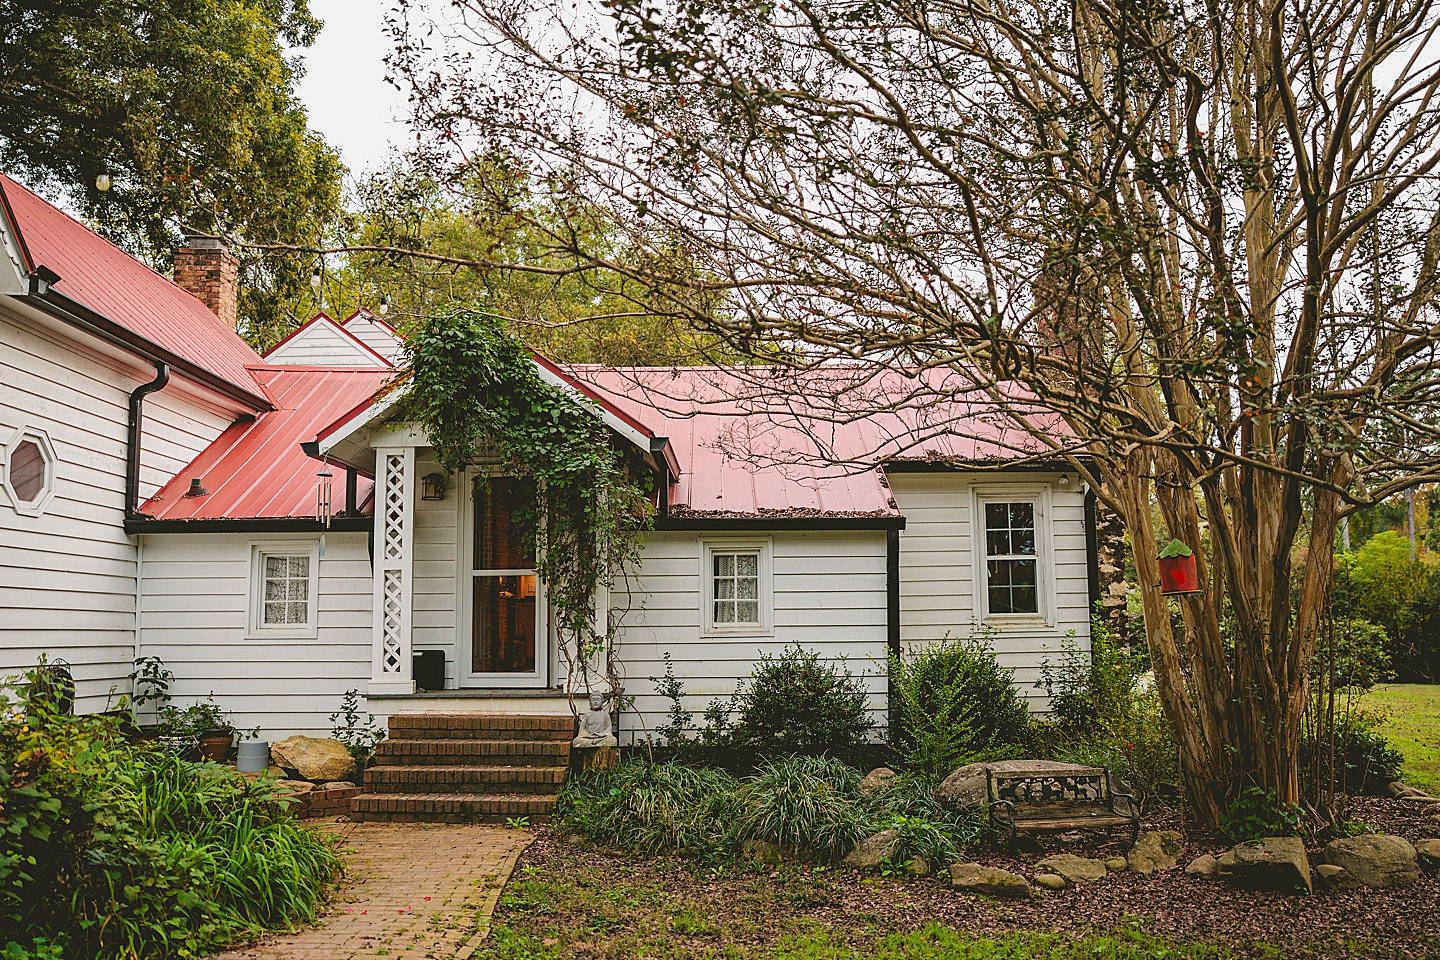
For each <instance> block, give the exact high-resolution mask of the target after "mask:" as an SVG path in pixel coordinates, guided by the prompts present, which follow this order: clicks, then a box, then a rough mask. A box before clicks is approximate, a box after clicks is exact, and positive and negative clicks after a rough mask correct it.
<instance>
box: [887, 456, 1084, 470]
mask: <svg viewBox="0 0 1440 960" xmlns="http://www.w3.org/2000/svg"><path fill="white" fill-rule="evenodd" d="M1075 459H1077V460H1079V461H1080V462H1081V463H1087V462H1090V457H1089V456H1083V457H1076V458H1075ZM879 466H880V469H882V470H884V471H885V472H886V473H974V472H982V473H1001V472H1003V473H1066V472H1074V470H1075V468H1074V467H1072V466H1070V463H1069V461H1067V460H1065V459H1063V458H1062V457H1058V456H1057V457H1046V458H1045V459H1043V460H1027V461H1026V462H1024V463H1010V462H1005V463H996V462H995V461H993V460H985V461H980V460H977V461H973V462H962V461H955V460H882V461H881V462H880V464H879Z"/></svg>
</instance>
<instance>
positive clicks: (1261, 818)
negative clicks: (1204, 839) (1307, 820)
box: [1219, 787, 1300, 843]
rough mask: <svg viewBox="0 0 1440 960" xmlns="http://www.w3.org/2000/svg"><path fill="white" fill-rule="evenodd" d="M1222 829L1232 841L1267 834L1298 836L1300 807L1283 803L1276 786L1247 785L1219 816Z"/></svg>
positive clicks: (1254, 838)
mask: <svg viewBox="0 0 1440 960" xmlns="http://www.w3.org/2000/svg"><path fill="white" fill-rule="evenodd" d="M1219 832H1220V836H1221V837H1222V838H1223V839H1225V840H1227V841H1229V842H1230V843H1244V842H1245V841H1246V840H1260V839H1262V838H1264V837H1298V836H1299V835H1300V808H1299V807H1297V806H1294V805H1293V804H1283V803H1281V802H1280V801H1279V799H1278V798H1277V797H1276V796H1275V791H1274V790H1266V789H1264V788H1262V787H1246V788H1245V789H1244V790H1242V791H1241V792H1240V796H1239V797H1237V798H1236V799H1235V800H1234V801H1233V802H1232V803H1231V804H1230V808H1229V809H1228V810H1226V811H1225V816H1223V817H1221V818H1220V831H1219Z"/></svg>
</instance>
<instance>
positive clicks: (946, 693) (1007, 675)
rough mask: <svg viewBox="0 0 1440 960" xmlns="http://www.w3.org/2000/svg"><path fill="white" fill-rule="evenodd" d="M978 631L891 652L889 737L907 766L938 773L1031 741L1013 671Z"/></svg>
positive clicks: (1009, 753) (1014, 753)
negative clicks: (900, 653) (893, 719)
mask: <svg viewBox="0 0 1440 960" xmlns="http://www.w3.org/2000/svg"><path fill="white" fill-rule="evenodd" d="M984 636H985V635H984V634H982V635H981V636H980V637H978V638H970V639H965V640H961V639H955V638H950V637H947V638H946V639H945V640H943V641H941V642H940V643H936V644H931V645H929V646H926V647H922V648H920V649H918V650H916V651H914V652H912V653H909V654H907V655H904V656H901V657H892V659H891V663H890V677H891V682H892V684H893V688H894V691H895V697H896V701H897V702H896V707H897V710H896V714H897V716H896V723H895V725H894V727H893V728H892V730H891V732H890V743H891V746H892V747H893V748H894V749H895V751H896V753H897V754H898V755H899V756H900V758H901V760H902V762H903V763H904V765H905V766H906V767H908V768H909V769H911V770H914V771H918V772H920V773H923V774H924V775H926V776H928V777H932V778H940V777H944V776H946V775H947V774H949V773H950V772H951V771H952V770H954V769H955V768H956V767H958V766H960V765H962V764H965V763H973V762H977V761H987V760H1003V759H1008V758H1013V757H1018V756H1023V755H1024V753H1025V752H1026V750H1028V749H1029V748H1030V746H1031V745H1032V744H1033V742H1034V740H1033V731H1032V729H1031V721H1030V713H1029V711H1028V710H1027V709H1026V707H1025V703H1024V701H1023V700H1021V698H1020V697H1019V695H1018V694H1017V693H1016V692H1015V684H1014V679H1013V677H1014V675H1013V672H1012V671H1010V670H1006V669H1005V668H1003V667H1001V666H1000V664H999V663H998V662H997V661H996V659H995V654H994V653H993V652H992V651H991V650H990V649H989V647H988V646H987V645H986V643H985V642H984V639H983V638H984Z"/></svg>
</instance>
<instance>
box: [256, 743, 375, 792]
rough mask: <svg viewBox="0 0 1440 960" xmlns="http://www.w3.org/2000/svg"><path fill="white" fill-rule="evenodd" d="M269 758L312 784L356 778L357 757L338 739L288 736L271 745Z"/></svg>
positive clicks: (288, 771)
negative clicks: (351, 754)
mask: <svg viewBox="0 0 1440 960" xmlns="http://www.w3.org/2000/svg"><path fill="white" fill-rule="evenodd" d="M270 759H271V760H273V761H274V762H275V765H276V766H278V767H281V768H283V769H284V770H285V771H286V772H287V773H290V774H292V775H296V776H297V778H298V779H301V780H309V781H310V782H311V783H328V782H329V781H332V780H354V779H355V773H356V765H355V758H354V757H352V756H350V751H349V750H347V749H345V745H344V744H343V743H341V742H340V741H339V740H322V739H320V738H318V737H305V736H295V737H287V738H285V739H284V740H281V741H280V742H279V743H272V744H270Z"/></svg>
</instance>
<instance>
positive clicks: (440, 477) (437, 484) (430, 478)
mask: <svg viewBox="0 0 1440 960" xmlns="http://www.w3.org/2000/svg"><path fill="white" fill-rule="evenodd" d="M420 499H421V500H444V499H445V475H444V474H440V473H427V474H425V476H423V477H421V478H420Z"/></svg>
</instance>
